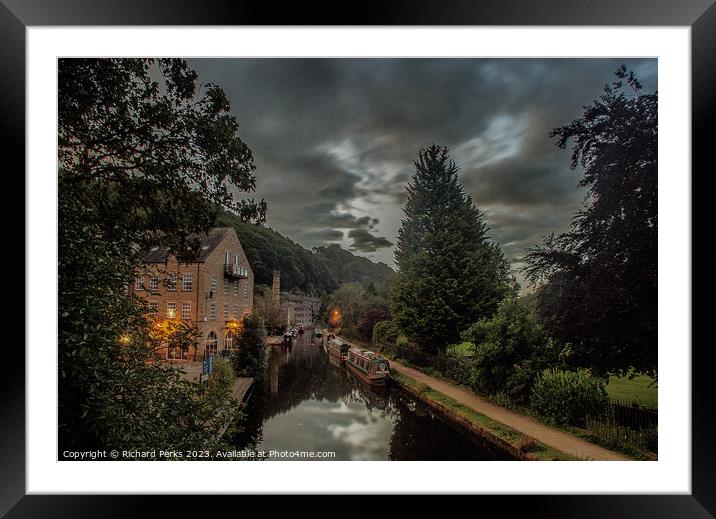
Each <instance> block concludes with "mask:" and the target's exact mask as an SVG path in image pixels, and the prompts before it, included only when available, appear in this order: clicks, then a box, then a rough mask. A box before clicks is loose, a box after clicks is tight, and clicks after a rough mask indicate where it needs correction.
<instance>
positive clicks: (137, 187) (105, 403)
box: [58, 59, 265, 449]
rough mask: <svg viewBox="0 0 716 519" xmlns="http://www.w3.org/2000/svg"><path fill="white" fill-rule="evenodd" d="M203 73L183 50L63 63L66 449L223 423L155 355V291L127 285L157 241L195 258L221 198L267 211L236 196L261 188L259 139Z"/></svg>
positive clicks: (62, 402) (173, 442)
mask: <svg viewBox="0 0 716 519" xmlns="http://www.w3.org/2000/svg"><path fill="white" fill-rule="evenodd" d="M196 80H197V76H196V73H195V72H194V71H192V70H191V69H189V67H188V66H187V64H186V63H185V62H184V61H183V60H176V59H160V60H151V59H61V60H60V61H59V72H58V109H59V112H58V145H59V149H58V157H59V170H58V219H59V228H58V233H59V259H58V280H59V294H58V303H59V345H58V347H59V357H58V361H59V434H60V447H61V448H67V447H77V448H91V447H97V448H100V447H111V448H117V449H120V448H140V446H151V447H157V446H162V447H167V448H170V447H177V448H182V449H185V448H187V447H189V446H192V447H196V448H199V447H202V446H204V445H205V444H206V441H209V440H210V439H211V438H212V434H213V433H214V432H215V431H213V432H212V430H210V429H211V427H205V422H206V419H207V412H208V411H207V409H208V407H202V406H203V405H204V403H205V402H206V400H205V399H204V398H202V397H201V395H200V394H199V393H198V389H197V387H195V386H194V385H193V384H191V383H189V382H186V381H184V380H182V379H180V378H179V377H178V374H177V373H176V370H173V369H172V368H169V367H167V366H163V365H160V364H157V363H156V362H154V361H153V351H152V345H153V341H154V339H153V338H152V336H151V334H150V329H151V327H150V320H149V319H148V316H147V315H146V314H145V308H144V301H142V300H141V299H140V298H137V297H134V296H128V293H127V286H128V283H129V282H130V280H131V279H132V278H133V274H134V273H135V271H136V269H137V268H139V266H140V265H141V263H142V255H143V251H144V250H146V248H147V247H148V246H149V245H150V244H152V245H156V244H161V245H167V246H169V247H170V249H171V250H172V251H173V252H174V253H175V254H177V255H178V256H179V257H181V258H186V259H189V258H191V257H192V254H193V253H195V252H196V250H197V249H198V243H197V242H194V241H190V240H188V239H187V237H188V235H189V234H191V233H200V232H204V231H207V230H208V229H209V228H210V227H212V225H213V223H214V218H215V216H216V214H215V209H214V208H215V207H216V204H221V205H224V206H225V207H230V208H232V209H233V210H235V211H237V212H238V213H239V214H241V215H242V217H243V218H245V219H249V220H250V219H256V220H262V219H263V217H264V214H265V204H263V203H262V202H258V203H256V202H254V201H252V200H239V201H234V200H233V198H232V195H231V190H232V189H233V190H234V191H236V190H238V191H239V192H242V191H243V192H247V191H251V190H253V187H254V183H255V177H254V174H253V171H254V163H253V158H252V155H251V151H250V150H249V148H248V147H247V146H246V145H245V144H244V143H243V142H242V141H241V139H240V138H239V137H238V134H237V131H238V123H237V122H236V119H235V117H234V116H233V115H231V112H230V110H229V108H230V107H229V104H228V101H227V99H226V96H225V95H224V93H223V91H222V90H221V89H220V88H219V87H217V86H215V85H201V86H200V88H197V86H196ZM187 333H189V332H187ZM184 335H185V334H182V336H184ZM214 404H215V403H214ZM215 410H216V406H215V405H214V410H213V411H215ZM212 424H216V421H213V422H212Z"/></svg>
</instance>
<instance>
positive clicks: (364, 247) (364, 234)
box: [348, 229, 393, 252]
mask: <svg viewBox="0 0 716 519" xmlns="http://www.w3.org/2000/svg"><path fill="white" fill-rule="evenodd" d="M348 237H349V238H352V239H353V242H352V243H351V245H350V249H351V250H355V251H359V252H375V251H377V250H378V249H382V248H383V247H391V246H392V245H393V242H391V241H389V240H388V239H387V238H384V237H383V236H373V235H372V234H371V233H370V232H368V231H366V230H365V229H352V230H351V231H349V232H348Z"/></svg>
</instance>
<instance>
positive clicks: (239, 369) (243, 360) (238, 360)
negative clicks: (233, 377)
mask: <svg viewBox="0 0 716 519" xmlns="http://www.w3.org/2000/svg"><path fill="white" fill-rule="evenodd" d="M233 364H234V371H235V372H236V374H237V375H240V376H245V377H255V378H259V379H261V378H263V377H264V376H265V375H266V367H267V366H268V351H267V350H266V326H265V324H264V320H263V319H262V318H261V316H260V315H259V314H257V313H256V312H253V313H251V314H249V315H247V316H245V317H244V318H243V320H242V321H241V330H240V331H239V332H238V334H237V337H236V346H235V351H234V355H233Z"/></svg>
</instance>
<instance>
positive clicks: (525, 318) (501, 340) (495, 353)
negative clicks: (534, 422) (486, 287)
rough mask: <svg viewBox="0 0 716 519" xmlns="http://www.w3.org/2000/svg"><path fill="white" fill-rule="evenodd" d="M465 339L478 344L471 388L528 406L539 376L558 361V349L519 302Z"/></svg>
mask: <svg viewBox="0 0 716 519" xmlns="http://www.w3.org/2000/svg"><path fill="white" fill-rule="evenodd" d="M462 338H463V340H464V341H468V342H471V343H473V344H474V345H475V346H474V354H473V356H472V358H473V364H472V367H473V369H472V374H471V377H470V385H471V386H472V387H473V388H474V389H476V390H477V391H480V392H482V393H486V394H488V395H494V394H497V393H503V394H504V395H505V396H506V397H507V398H509V399H510V400H512V401H513V402H514V403H517V404H527V403H528V401H529V396H530V392H531V389H532V384H533V383H534V380H535V379H536V377H537V374H538V373H539V372H540V371H541V370H543V369H545V368H547V367H550V366H554V365H556V364H557V362H558V356H559V355H558V352H557V348H556V347H554V345H553V343H552V342H551V341H549V340H548V338H547V336H546V335H545V333H544V330H543V329H542V327H541V326H540V325H539V324H538V323H537V321H536V320H535V318H534V317H533V316H532V314H531V313H530V312H529V310H528V309H527V307H526V306H525V305H524V304H522V303H521V302H520V301H518V300H516V299H510V300H507V301H506V302H504V303H503V304H502V305H501V306H500V308H499V309H498V310H497V312H496V313H495V315H494V316H493V317H492V318H490V319H482V320H480V321H478V322H477V323H475V324H473V325H472V326H471V327H470V328H468V329H467V330H465V331H464V332H463V333H462Z"/></svg>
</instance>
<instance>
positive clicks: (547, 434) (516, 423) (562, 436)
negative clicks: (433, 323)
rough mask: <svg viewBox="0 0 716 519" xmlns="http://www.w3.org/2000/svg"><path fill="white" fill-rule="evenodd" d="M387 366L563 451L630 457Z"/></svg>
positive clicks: (392, 363)
mask: <svg viewBox="0 0 716 519" xmlns="http://www.w3.org/2000/svg"><path fill="white" fill-rule="evenodd" d="M390 367H391V368H395V369H396V371H398V372H399V373H402V374H404V375H407V376H409V377H410V378H412V379H415V380H417V381H418V382H422V383H423V384H425V385H426V386H429V387H431V388H432V389H434V390H436V391H439V392H440V393H442V394H444V395H447V396H449V397H450V398H452V399H453V400H456V401H457V402H460V403H461V404H463V405H465V406H467V407H470V408H471V409H474V410H475V411H477V412H478V413H481V414H483V415H485V416H488V417H490V418H492V419H493V420H497V421H498V422H500V423H503V424H505V425H507V426H509V427H512V428H513V429H515V430H517V431H520V432H522V433H524V434H527V435H528V436H531V437H533V438H534V439H535V440H537V441H539V442H541V443H544V444H545V445H548V446H550V447H552V448H554V449H557V450H559V451H562V452H564V453H567V454H570V455H572V456H575V457H577V458H581V459H588V460H603V461H628V460H630V458H627V457H626V456H624V455H623V454H619V453H617V452H613V451H610V450H607V449H605V448H603V447H600V446H599V445H595V444H593V443H590V442H588V441H585V440H582V439H580V438H577V437H576V436H574V435H573V434H569V433H567V432H564V431H561V430H559V429H556V428H554V427H550V426H548V425H545V424H543V423H541V422H538V421H537V420H535V419H534V418H531V417H529V416H525V415H523V414H520V413H517V412H515V411H512V410H510V409H506V408H504V407H500V406H498V405H495V404H493V403H492V402H489V401H488V400H487V399H485V398H483V397H481V396H479V395H476V394H475V393H472V392H470V391H466V390H464V389H461V388H459V387H458V386H456V385H454V384H451V383H449V382H445V381H443V380H439V379H437V378H434V377H431V376H430V375H426V374H425V373H423V372H422V371H418V370H416V369H413V368H409V367H407V366H403V365H402V364H400V363H398V362H396V361H394V360H391V361H390Z"/></svg>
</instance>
